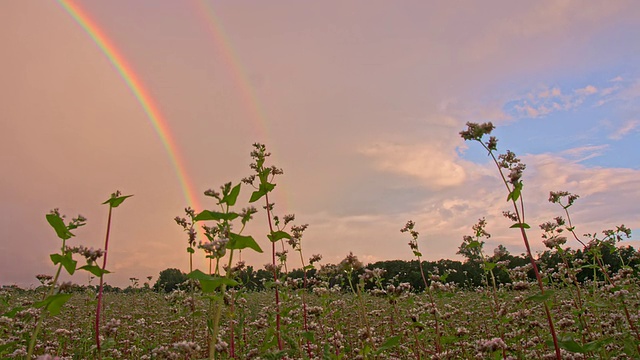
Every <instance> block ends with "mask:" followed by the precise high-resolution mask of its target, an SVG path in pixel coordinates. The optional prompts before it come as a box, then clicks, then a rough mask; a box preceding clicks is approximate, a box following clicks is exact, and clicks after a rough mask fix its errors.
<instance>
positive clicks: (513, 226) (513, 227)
mask: <svg viewBox="0 0 640 360" xmlns="http://www.w3.org/2000/svg"><path fill="white" fill-rule="evenodd" d="M509 228H510V229H515V228H522V229H531V226H529V224H527V223H515V224H513V225H511V226H509Z"/></svg>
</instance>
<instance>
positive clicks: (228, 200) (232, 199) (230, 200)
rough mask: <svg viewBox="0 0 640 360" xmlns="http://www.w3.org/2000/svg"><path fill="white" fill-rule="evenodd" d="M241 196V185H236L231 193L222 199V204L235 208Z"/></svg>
mask: <svg viewBox="0 0 640 360" xmlns="http://www.w3.org/2000/svg"><path fill="white" fill-rule="evenodd" d="M239 194H240V184H238V185H236V186H234V187H233V189H231V192H230V193H229V194H228V195H226V196H225V197H223V198H222V200H221V201H220V203H221V204H227V205H229V206H233V205H235V204H236V200H238V195H239Z"/></svg>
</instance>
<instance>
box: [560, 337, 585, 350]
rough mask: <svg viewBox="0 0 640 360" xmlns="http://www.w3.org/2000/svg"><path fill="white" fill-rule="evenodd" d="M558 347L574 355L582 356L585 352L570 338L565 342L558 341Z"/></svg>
mask: <svg viewBox="0 0 640 360" xmlns="http://www.w3.org/2000/svg"><path fill="white" fill-rule="evenodd" d="M558 346H559V347H560V348H562V349H565V350H567V351H571V352H574V353H580V354H584V353H586V352H587V351H586V350H585V349H584V348H583V347H582V346H581V345H580V344H578V343H577V342H576V341H575V340H573V339H571V338H569V339H567V340H558Z"/></svg>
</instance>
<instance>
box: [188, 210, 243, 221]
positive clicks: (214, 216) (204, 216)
mask: <svg viewBox="0 0 640 360" xmlns="http://www.w3.org/2000/svg"><path fill="white" fill-rule="evenodd" d="M238 216H240V215H239V214H237V213H234V212H229V213H223V212H219V211H209V210H203V211H202V212H201V213H200V214H198V215H196V217H195V218H193V220H194V221H206V220H215V221H222V220H228V221H230V220H233V219H235V218H237V217H238Z"/></svg>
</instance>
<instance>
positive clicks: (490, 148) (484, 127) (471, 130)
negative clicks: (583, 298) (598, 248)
mask: <svg viewBox="0 0 640 360" xmlns="http://www.w3.org/2000/svg"><path fill="white" fill-rule="evenodd" d="M493 129H495V126H493V124H492V123H491V122H488V123H482V124H477V123H471V122H468V123H467V129H466V130H463V131H461V132H460V136H461V137H462V138H463V139H464V140H467V141H477V142H478V143H480V145H482V147H483V148H484V149H485V150H487V152H488V153H489V156H491V159H492V160H493V163H494V164H495V165H496V167H497V168H498V172H499V173H500V178H501V180H502V183H503V184H504V186H505V187H506V188H507V193H508V196H507V201H510V202H511V204H512V205H513V210H514V211H513V212H505V213H504V215H505V217H507V218H509V219H510V220H512V221H513V222H514V224H513V225H512V226H511V227H512V228H518V229H520V234H521V235H522V240H523V242H524V246H525V248H526V253H527V256H528V258H529V260H530V262H531V266H532V268H533V271H534V273H535V276H536V280H537V282H538V287H539V289H540V297H537V298H535V299H536V300H539V301H542V303H543V305H544V310H545V314H546V317H547V323H548V324H549V330H550V332H551V337H552V339H553V346H554V349H555V355H556V359H561V358H562V356H561V352H560V346H559V344H558V336H557V334H556V330H555V326H554V324H553V319H552V318H551V311H550V310H549V305H548V304H547V298H548V297H549V296H550V295H551V293H548V294H546V293H545V288H544V285H543V282H542V276H541V275H540V271H539V270H538V266H537V265H536V260H535V258H534V257H533V254H532V253H531V246H530V245H529V239H528V237H527V232H526V229H529V228H530V226H529V225H528V224H527V223H526V222H525V213H524V200H523V198H522V187H523V184H522V180H521V178H522V174H523V172H524V169H525V167H526V166H525V164H523V163H522V162H521V161H520V159H518V158H517V157H516V154H515V153H513V152H511V151H510V150H507V152H506V153H505V154H500V155H498V156H497V157H496V155H495V151H497V149H498V139H497V138H496V137H495V136H491V137H489V140H488V141H486V142H483V138H484V136H485V135H489V134H491V131H493ZM505 172H506V175H505Z"/></svg>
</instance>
